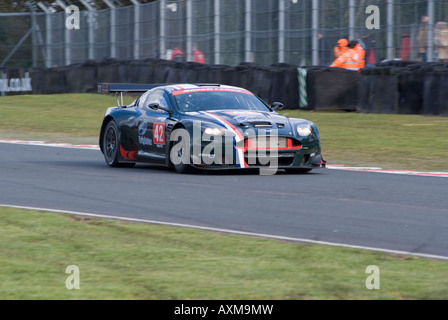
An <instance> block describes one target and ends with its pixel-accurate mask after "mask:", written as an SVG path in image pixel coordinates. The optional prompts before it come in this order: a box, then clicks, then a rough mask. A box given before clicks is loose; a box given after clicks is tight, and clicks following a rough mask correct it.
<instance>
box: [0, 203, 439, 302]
mask: <svg viewBox="0 0 448 320" xmlns="http://www.w3.org/2000/svg"><path fill="white" fill-rule="evenodd" d="M0 223H1V230H2V232H1V233H0V242H1V243H2V246H1V248H0V261H2V263H1V264H0V282H1V283H2V285H1V286H0V299H2V300H9V299H22V300H23V299H63V300H66V299H78V300H79V299H108V300H113V299H154V300H166V299H194V300H196V299H198V300H201V299H206V300H207V299H211V300H216V299H218V300H220V299H223V300H227V299H242V300H246V299H249V300H251V299H261V300H265V299H271V300H309V299H311V300H312V299H322V300H333V299H334V300H339V299H353V300H357V299H362V300H368V299H394V300H395V299H397V300H401V299H416V300H417V299H418V300H420V299H440V300H445V299H447V298H448V264H447V263H446V262H441V261H435V260H430V259H421V258H416V257H403V256H394V255H390V254H385V253H378V252H371V251H362V250H355V249H347V248H338V247H328V246H322V245H301V244H296V243H287V242H280V241H272V240H265V239H258V238H251V237H242V236H236V235H226V234H218V233H213V232H205V231H200V230H194V229H185V228H174V227H163V226H153V225H146V224H138V223H128V222H122V221H115V220H105V219H95V218H87V217H80V216H74V215H68V214H56V213H48V212H41V211H25V210H19V209H15V208H5V207H4V208H0ZM69 265H76V266H77V267H78V268H79V271H80V273H79V276H80V289H79V290H76V289H74V290H68V289H67V288H66V280H67V278H68V277H69V275H70V274H66V273H65V270H66V268H67V266H69ZM370 265H376V266H378V268H379V270H380V280H379V285H380V289H378V290H376V289H373V290H369V289H367V288H366V280H367V278H368V277H369V275H370V273H366V268H367V266H370Z"/></svg>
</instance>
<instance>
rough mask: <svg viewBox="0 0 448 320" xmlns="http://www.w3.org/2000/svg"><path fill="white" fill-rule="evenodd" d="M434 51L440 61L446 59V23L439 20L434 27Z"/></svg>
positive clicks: (447, 52) (447, 26)
mask: <svg viewBox="0 0 448 320" xmlns="http://www.w3.org/2000/svg"><path fill="white" fill-rule="evenodd" d="M434 49H435V50H434V51H435V52H434V53H435V56H436V59H437V60H438V61H440V62H447V61H448V23H446V22H443V21H440V22H437V23H436V26H435V29H434Z"/></svg>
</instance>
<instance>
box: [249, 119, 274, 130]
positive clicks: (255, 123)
mask: <svg viewBox="0 0 448 320" xmlns="http://www.w3.org/2000/svg"><path fill="white" fill-rule="evenodd" d="M249 124H250V125H251V126H254V127H256V128H263V127H264V128H266V127H269V128H270V127H272V123H270V122H269V121H253V122H249Z"/></svg>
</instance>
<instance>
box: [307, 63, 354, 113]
mask: <svg viewBox="0 0 448 320" xmlns="http://www.w3.org/2000/svg"><path fill="white" fill-rule="evenodd" d="M360 78H361V74H360V73H359V72H357V71H351V70H345V69H340V68H327V67H312V68H309V69H308V70H307V76H306V82H307V95H308V108H309V109H312V110H346V111H355V110H356V108H357V105H358V86H359V82H360Z"/></svg>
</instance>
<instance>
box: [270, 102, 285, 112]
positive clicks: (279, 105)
mask: <svg viewBox="0 0 448 320" xmlns="http://www.w3.org/2000/svg"><path fill="white" fill-rule="evenodd" d="M284 107H285V106H284V105H283V103H281V102H274V103H272V105H271V109H272V110H277V109H278V110H282V109H283V108H284Z"/></svg>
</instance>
